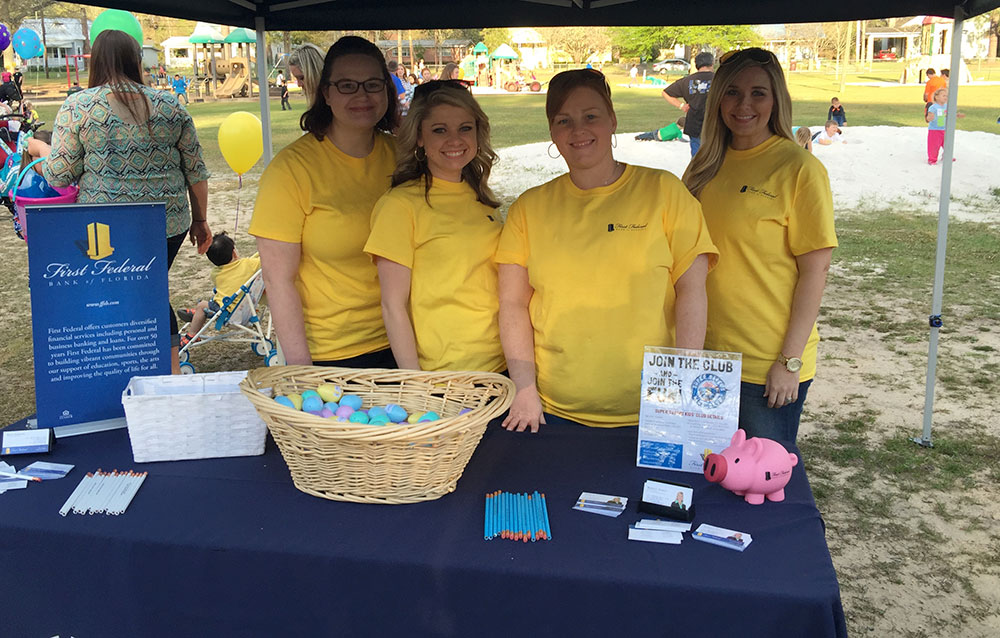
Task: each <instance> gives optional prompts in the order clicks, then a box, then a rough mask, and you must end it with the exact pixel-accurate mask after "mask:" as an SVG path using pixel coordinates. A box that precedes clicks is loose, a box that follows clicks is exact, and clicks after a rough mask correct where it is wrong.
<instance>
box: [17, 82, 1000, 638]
mask: <svg viewBox="0 0 1000 638" xmlns="http://www.w3.org/2000/svg"><path fill="white" fill-rule="evenodd" d="M973 72H974V73H975V68H974V66H973ZM895 73H898V70H897V67H895V65H892V64H891V63H887V64H884V65H876V69H875V72H874V73H873V74H863V75H855V76H852V77H851V78H849V81H865V79H866V78H867V77H871V78H875V79H879V80H883V79H889V78H891V77H892V76H893V75H894V74H895ZM790 77H791V79H790V83H791V88H792V95H793V99H794V109H795V111H794V118H793V119H794V121H795V123H797V124H806V125H814V124H816V123H819V122H821V121H823V120H824V119H825V116H826V110H827V106H828V104H829V98H830V97H831V96H833V95H835V94H836V93H835V92H836V90H837V88H838V84H837V82H836V79H835V78H834V77H833V75H832V74H824V73H795V74H791V76H790ZM996 79H1000V74H998V75H997V77H996ZM611 80H612V82H613V83H615V84H618V83H619V82H621V83H624V82H625V81H626V75H625V74H624V72H621V71H617V70H616V71H614V72H612V73H611ZM839 96H840V98H841V100H842V101H843V103H844V105H845V107H846V108H847V113H848V124H849V125H858V126H860V125H868V126H874V125H887V126H924V124H923V121H922V117H921V115H922V104H921V101H920V97H921V89H920V87H915V86H909V87H887V88H876V87H868V86H848V87H847V88H846V90H845V91H844V92H843V93H840V94H839ZM614 98H615V104H616V109H617V112H618V118H619V130H620V131H622V132H632V131H643V130H651V129H653V128H657V127H660V126H662V125H663V124H664V123H666V122H667V121H669V120H671V119H672V118H674V117H675V116H676V115H677V114H678V112H677V111H676V110H675V109H673V108H672V107H670V106H669V105H668V104H666V102H664V101H663V100H662V99H661V98H660V97H659V91H655V90H649V89H628V88H618V87H617V86H615V88H614ZM480 101H481V103H482V105H483V107H484V109H485V110H486V111H487V113H488V114H489V116H490V118H491V122H492V127H493V132H494V145H495V146H496V147H497V148H504V147H509V146H513V145H517V144H524V143H529V142H541V141H545V140H547V139H548V131H547V128H546V124H545V117H544V109H543V106H544V97H543V96H537V95H535V96H532V95H516V96H515V95H510V96H503V95H501V96H484V97H482V98H481V100H480ZM293 105H294V106H295V108H296V110H295V111H292V112H284V113H283V112H281V110H280V107H278V101H277V100H273V101H272V118H273V120H272V130H273V132H274V148H275V149H276V150H277V149H280V148H281V147H282V146H284V145H285V144H287V143H289V142H290V141H292V140H294V139H296V138H297V137H298V136H299V135H300V134H301V132H300V131H299V130H298V126H297V123H298V117H299V116H300V115H301V112H302V106H303V101H302V98H297V99H296V98H293ZM959 105H960V109H961V110H962V111H963V112H965V113H966V115H967V117H966V118H964V119H961V120H959V122H958V125H959V128H961V129H964V130H975V131H985V132H989V133H994V134H997V133H1000V125H998V124H997V123H996V120H997V117H998V116H1000V86H969V87H962V88H960V90H959ZM255 109H256V104H255V103H253V102H239V103H214V104H194V105H191V107H190V111H191V113H192V115H193V116H194V119H195V122H196V124H197V127H198V131H199V136H200V138H201V141H202V144H203V146H204V149H205V157H206V161H207V162H208V164H209V167H210V168H211V170H212V172H213V175H214V176H213V179H212V182H211V195H210V215H209V216H210V219H212V220H219V219H223V218H225V219H227V220H228V219H231V213H232V206H233V204H234V201H235V198H234V191H235V189H236V179H235V177H234V176H233V175H232V172H231V171H230V170H229V169H228V167H227V166H226V165H225V163H224V161H223V159H222V157H221V154H220V153H219V151H218V145H217V143H216V136H217V131H218V127H219V124H220V123H221V121H222V120H223V119H224V118H225V116H226V115H228V114H229V113H231V112H233V111H236V110H246V111H250V112H254V111H255ZM39 110H40V111H41V115H42V118H43V119H45V120H47V121H50V122H51V121H52V116H53V115H54V113H55V107H54V106H53V107H42V108H40V109H39ZM997 140H998V141H1000V137H998V138H997ZM998 148H1000V145H998ZM998 159H1000V155H998ZM885 170H886V171H891V170H893V169H892V167H891V166H886V168H885ZM259 175H260V168H255V169H253V170H251V171H250V173H249V174H248V175H247V176H246V177H245V179H244V189H245V190H244V191H243V193H242V194H241V198H242V206H243V210H245V211H246V212H247V213H249V210H248V209H249V208H250V202H251V200H252V196H253V194H254V193H255V192H256V187H257V179H258V177H259ZM982 197H983V205H984V206H992V207H994V208H1000V193H998V192H996V191H995V189H994V191H993V192H984V193H983V196H982ZM837 216H838V217H837V230H838V235H839V237H840V247H839V248H838V249H837V250H836V251H835V252H834V260H833V267H832V268H831V273H830V278H829V284H828V287H827V291H826V295H825V298H824V306H823V309H822V312H821V315H820V319H819V324H820V332H821V334H822V336H823V339H824V341H823V343H822V344H821V346H820V348H821V350H820V352H821V361H820V366H819V367H820V372H819V376H818V377H817V381H816V383H814V385H813V387H812V389H811V390H810V395H809V401H808V402H807V404H806V413H805V415H804V417H803V430H802V434H801V435H800V445H801V449H802V451H803V453H804V459H805V465H806V467H807V469H808V472H809V476H810V479H811V481H812V485H813V489H814V493H815V496H816V499H817V503H818V505H819V508H820V510H821V512H822V513H823V516H824V519H825V521H826V533H827V539H828V542H829V545H830V549H831V553H832V555H833V560H834V564H835V566H836V568H837V571H838V575H839V578H840V582H841V588H842V595H843V601H844V608H845V612H846V615H847V619H848V629H849V631H850V634H851V635H852V636H871V637H872V638H876V637H877V638H882V637H885V636H906V637H908V638H936V637H938V636H942V635H948V636H953V637H959V638H980V637H984V636H996V635H1000V538H998V537H997V535H996V529H997V526H998V525H1000V506H998V505H997V504H998V503H1000V465H998V464H997V455H998V454H1000V426H998V424H997V420H996V416H995V406H996V404H997V402H998V401H1000V384H998V383H997V382H996V378H997V376H998V373H1000V328H998V323H997V321H998V319H1000V306H998V304H997V299H1000V276H998V275H997V268H998V266H1000V230H998V229H997V228H996V227H992V226H988V225H984V224H975V223H953V224H952V225H951V228H950V233H949V258H948V264H947V272H946V292H945V297H944V316H945V318H946V319H945V327H944V329H943V330H942V332H941V358H940V360H939V373H938V382H939V384H938V393H937V399H936V404H935V406H936V413H935V428H936V430H935V433H936V434H935V436H936V439H935V443H936V447H935V448H933V449H925V448H922V447H918V446H916V445H914V444H912V443H911V442H909V440H908V438H909V437H911V436H914V435H916V434H918V433H919V431H920V424H921V416H922V415H921V410H922V406H923V383H924V372H925V369H926V360H927V359H926V355H927V345H926V344H927V334H928V327H927V314H928V313H929V305H930V295H931V290H930V286H931V284H930V282H931V273H932V270H933V262H934V248H935V220H934V218H933V217H932V216H931V215H927V214H925V213H921V212H919V211H912V210H895V209H893V210H889V209H886V208H884V207H881V208H879V207H874V208H865V209H861V210H838V211H837ZM213 223H214V222H213ZM213 228H215V229H216V230H218V229H220V227H219V225H215V226H213ZM243 228H245V225H243ZM228 230H230V231H232V227H231V226H230V227H229V228H228ZM237 245H238V246H239V248H240V249H241V251H242V252H250V251H252V249H253V241H252V238H251V237H249V236H247V235H246V234H245V233H240V234H238V235H237ZM0 250H2V251H3V253H4V256H5V258H4V265H5V268H4V270H3V271H2V273H0V312H2V316H4V317H6V318H8V322H7V328H6V339H5V340H4V341H3V342H2V343H0V387H2V388H3V390H2V397H3V400H2V402H0V423H8V422H11V421H13V420H15V419H18V418H23V417H24V416H26V415H28V414H30V413H32V412H33V411H34V396H33V390H32V384H31V376H32V366H31V326H30V321H29V317H30V313H29V302H28V290H27V259H26V250H25V247H24V244H23V243H22V242H20V241H19V240H17V239H16V238H15V237H14V236H13V233H11V232H9V230H8V231H7V232H4V233H2V234H0ZM193 253H194V251H192V250H190V248H189V247H185V248H184V249H183V250H182V255H181V256H180V257H179V258H178V262H177V263H176V264H175V266H174V269H173V270H172V271H171V274H170V285H171V298H172V300H173V301H174V303H175V305H182V304H188V303H191V302H193V301H194V300H196V299H197V298H198V297H200V296H204V293H205V292H206V291H207V290H208V283H207V282H208V278H207V272H208V266H207V262H206V261H205V259H204V257H198V256H196V255H194V254H193ZM196 352H197V356H196V357H195V356H194V355H193V356H192V360H195V361H196V363H197V365H198V369H199V371H212V370H223V369H243V368H248V367H255V366H258V365H261V359H259V358H257V357H254V356H253V355H252V354H250V353H249V349H248V348H247V349H244V348H234V347H232V346H228V347H227V346H226V345H224V344H223V345H218V346H216V345H214V344H212V345H209V346H206V347H205V348H203V349H201V350H198V351H196Z"/></svg>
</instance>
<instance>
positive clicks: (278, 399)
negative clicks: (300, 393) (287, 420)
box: [274, 395, 298, 410]
mask: <svg viewBox="0 0 1000 638" xmlns="http://www.w3.org/2000/svg"><path fill="white" fill-rule="evenodd" d="M274 401H275V403H280V404H281V405H283V406H285V407H286V408H291V409H293V410H298V408H297V407H295V404H294V403H292V400H291V399H289V398H288V397H286V396H285V395H281V396H280V397H274Z"/></svg>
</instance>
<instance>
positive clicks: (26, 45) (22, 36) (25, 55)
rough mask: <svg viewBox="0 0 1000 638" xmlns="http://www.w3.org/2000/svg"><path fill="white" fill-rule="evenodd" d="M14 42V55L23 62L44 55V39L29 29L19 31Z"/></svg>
mask: <svg viewBox="0 0 1000 638" xmlns="http://www.w3.org/2000/svg"><path fill="white" fill-rule="evenodd" d="M12 42H13V43H14V53H16V54H17V55H18V57H20V58H21V59H22V60H27V59H29V58H34V57H38V56H39V55H41V54H42V39H41V38H39V37H38V34H37V33H35V32H34V31H32V30H31V29H29V28H27V27H22V28H20V29H18V30H17V31H16V32H15V33H14V37H13V38H12Z"/></svg>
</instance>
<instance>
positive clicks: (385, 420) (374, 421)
mask: <svg viewBox="0 0 1000 638" xmlns="http://www.w3.org/2000/svg"><path fill="white" fill-rule="evenodd" d="M368 413H369V414H371V411H370V410H369V412H368ZM368 425H389V417H387V416H385V415H383V416H377V417H375V418H371V417H369V418H368Z"/></svg>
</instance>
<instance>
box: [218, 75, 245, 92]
mask: <svg viewBox="0 0 1000 638" xmlns="http://www.w3.org/2000/svg"><path fill="white" fill-rule="evenodd" d="M249 79H250V76H249V75H248V74H247V73H240V74H239V75H234V76H231V77H228V78H226V81H225V82H223V83H222V86H220V87H219V90H218V91H216V92H215V95H216V97H236V96H238V95H241V94H243V90H244V89H245V88H246V85H247V81H248V80H249Z"/></svg>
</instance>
